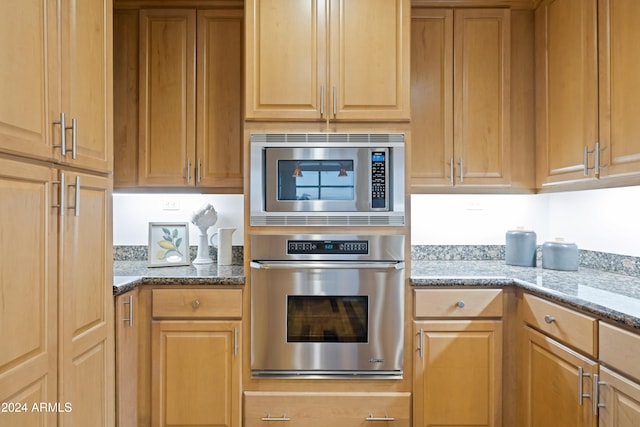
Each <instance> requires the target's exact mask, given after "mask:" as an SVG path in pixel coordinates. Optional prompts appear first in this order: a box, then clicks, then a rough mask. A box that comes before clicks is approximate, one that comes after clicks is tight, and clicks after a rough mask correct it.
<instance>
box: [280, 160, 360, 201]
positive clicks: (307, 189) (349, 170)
mask: <svg viewBox="0 0 640 427" xmlns="http://www.w3.org/2000/svg"><path fill="white" fill-rule="evenodd" d="M354 197H355V190H354V174H353V160H279V161H278V200H349V201H350V200H354Z"/></svg>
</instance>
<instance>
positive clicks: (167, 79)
mask: <svg viewBox="0 0 640 427" xmlns="http://www.w3.org/2000/svg"><path fill="white" fill-rule="evenodd" d="M195 50H196V11H195V10H186V9H150V10H142V11H140V106H139V108H140V122H139V126H140V139H139V142H138V143H139V150H140V151H139V170H138V183H139V185H141V186H163V187H181V186H185V185H191V186H192V185H194V180H195V176H194V170H195V126H196V116H195V87H196V86H195V73H196V61H195Z"/></svg>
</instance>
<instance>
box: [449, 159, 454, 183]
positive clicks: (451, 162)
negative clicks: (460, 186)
mask: <svg viewBox="0 0 640 427" xmlns="http://www.w3.org/2000/svg"><path fill="white" fill-rule="evenodd" d="M449 182H450V183H451V185H453V184H454V182H453V157H452V158H450V159H449Z"/></svg>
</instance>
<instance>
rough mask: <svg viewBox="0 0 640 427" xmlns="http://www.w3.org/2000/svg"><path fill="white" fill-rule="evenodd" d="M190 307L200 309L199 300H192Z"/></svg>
mask: <svg viewBox="0 0 640 427" xmlns="http://www.w3.org/2000/svg"><path fill="white" fill-rule="evenodd" d="M191 307H193V308H198V307H200V300H199V299H198V298H196V299H194V300H193V302H192V303H191Z"/></svg>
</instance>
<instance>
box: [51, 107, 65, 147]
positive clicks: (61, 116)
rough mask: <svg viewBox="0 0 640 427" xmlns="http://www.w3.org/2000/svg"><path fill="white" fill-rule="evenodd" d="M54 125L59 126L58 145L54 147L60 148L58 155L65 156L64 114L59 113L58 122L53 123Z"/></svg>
mask: <svg viewBox="0 0 640 427" xmlns="http://www.w3.org/2000/svg"><path fill="white" fill-rule="evenodd" d="M53 124H54V125H60V145H54V147H55V148H58V147H60V153H61V154H62V155H63V156H66V155H67V137H66V134H67V126H66V124H65V120H64V112H60V120H57V121H55V122H53Z"/></svg>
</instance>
